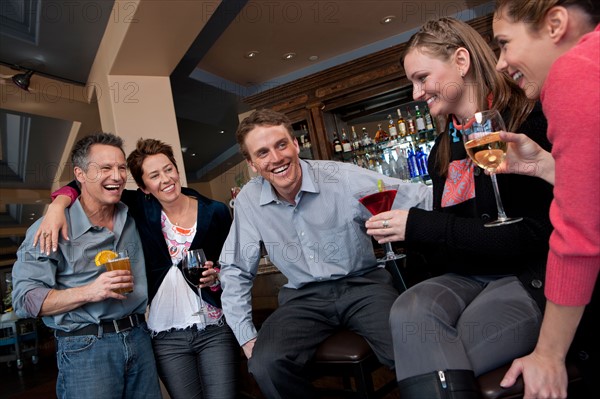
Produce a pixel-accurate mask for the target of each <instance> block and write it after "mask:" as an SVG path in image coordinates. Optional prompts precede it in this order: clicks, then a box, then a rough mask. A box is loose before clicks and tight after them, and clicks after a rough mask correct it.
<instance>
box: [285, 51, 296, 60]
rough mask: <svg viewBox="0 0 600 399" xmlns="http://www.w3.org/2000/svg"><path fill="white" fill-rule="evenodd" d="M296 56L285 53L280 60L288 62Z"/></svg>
mask: <svg viewBox="0 0 600 399" xmlns="http://www.w3.org/2000/svg"><path fill="white" fill-rule="evenodd" d="M295 56H296V53H285V54H284V55H283V56H282V57H281V58H283V59H284V60H286V61H288V60H291V59H292V58H294V57H295Z"/></svg>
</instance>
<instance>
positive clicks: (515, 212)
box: [405, 104, 552, 310]
mask: <svg viewBox="0 0 600 399" xmlns="http://www.w3.org/2000/svg"><path fill="white" fill-rule="evenodd" d="M546 128H547V123H546V119H545V118H544V115H543V113H542V109H541V106H540V105H539V104H537V105H536V107H535V108H534V110H533V111H532V112H531V113H530V114H529V116H528V118H527V120H526V121H525V122H524V123H523V124H522V125H521V126H520V127H519V129H518V130H517V131H518V132H521V133H525V134H526V135H528V136H529V137H531V138H532V139H533V140H535V141H536V142H537V143H538V144H540V146H542V147H543V148H544V149H546V150H550V147H551V145H550V142H549V141H548V139H547V138H546ZM445 134H447V133H445ZM459 137H460V136H459ZM440 138H441V136H440V137H438V138H437V140H436V144H437V142H438V141H439V140H440ZM436 151H437V145H434V147H433V148H432V151H431V154H430V157H429V165H428V167H429V173H430V176H431V178H432V181H433V209H434V211H424V210H421V209H416V208H413V209H411V210H410V211H409V215H408V220H407V226H406V242H405V246H406V248H407V251H408V253H409V254H412V256H409V260H410V259H411V258H415V259H418V262H416V263H420V262H423V263H424V265H423V264H419V265H418V267H425V268H426V269H427V270H428V271H429V273H430V275H431V274H433V275H437V274H441V273H448V272H454V273H459V274H465V275H491V274H514V275H516V276H517V277H518V278H519V279H520V280H521V282H522V283H523V285H524V286H525V288H526V289H527V290H528V291H529V292H530V294H531V295H532V297H533V298H534V299H536V301H537V302H538V304H539V305H540V308H541V309H542V310H543V309H544V307H543V304H544V300H545V299H544V295H543V288H542V286H543V281H544V275H545V267H546V258H547V255H548V249H549V247H548V241H549V239H550V233H551V232H552V225H551V223H550V217H549V210H550V203H551V201H552V185H550V184H548V183H546V182H545V181H543V180H542V179H539V178H535V177H529V176H523V175H515V174H506V175H498V176H497V177H498V186H499V188H500V195H501V198H502V202H503V205H504V210H505V211H506V214H507V215H508V216H509V217H510V216H515V217H517V216H521V217H523V221H521V222H518V223H514V224H510V225H504V226H497V227H484V223H485V222H486V221H487V220H492V219H495V218H496V216H497V208H496V202H495V199H494V193H493V188H492V182H491V179H490V177H489V176H488V175H486V174H485V173H484V172H483V171H482V170H481V169H479V168H477V167H476V170H475V198H473V199H470V200H468V201H466V202H463V203H461V204H457V205H454V206H451V207H445V208H442V207H441V198H442V194H443V190H444V183H445V180H446V179H445V177H443V176H440V175H439V174H437V173H436V168H435V165H434V163H435V153H436ZM451 151H452V160H458V159H464V158H466V152H465V150H464V145H463V143H462V139H461V140H459V141H458V142H455V143H452V145H451Z"/></svg>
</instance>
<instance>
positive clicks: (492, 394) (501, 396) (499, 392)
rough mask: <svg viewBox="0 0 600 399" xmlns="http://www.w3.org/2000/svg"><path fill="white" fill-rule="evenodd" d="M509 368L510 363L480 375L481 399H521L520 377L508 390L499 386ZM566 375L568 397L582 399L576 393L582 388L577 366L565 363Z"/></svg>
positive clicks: (522, 388) (521, 383) (478, 380)
mask: <svg viewBox="0 0 600 399" xmlns="http://www.w3.org/2000/svg"><path fill="white" fill-rule="evenodd" d="M509 368H510V363H509V364H507V365H505V366H502V367H499V368H497V369H495V370H492V371H490V372H488V373H485V374H482V375H480V376H479V377H478V378H477V382H478V383H479V388H480V389H481V395H482V398H483V399H517V398H522V397H523V392H524V389H525V386H524V385H523V378H522V377H519V379H518V380H517V382H516V383H515V384H514V385H513V386H512V387H510V388H506V389H504V388H502V387H501V386H500V381H502V378H503V377H504V374H506V372H507V371H508V369H509ZM567 375H568V378H569V397H570V398H571V397H575V398H578V397H582V396H579V395H577V394H576V393H578V392H579V389H581V388H582V387H581V386H580V385H581V383H582V381H583V378H582V376H581V374H580V372H579V370H578V369H577V366H575V365H574V364H573V363H572V362H569V361H567Z"/></svg>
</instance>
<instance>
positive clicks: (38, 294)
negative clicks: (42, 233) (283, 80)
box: [12, 199, 148, 331]
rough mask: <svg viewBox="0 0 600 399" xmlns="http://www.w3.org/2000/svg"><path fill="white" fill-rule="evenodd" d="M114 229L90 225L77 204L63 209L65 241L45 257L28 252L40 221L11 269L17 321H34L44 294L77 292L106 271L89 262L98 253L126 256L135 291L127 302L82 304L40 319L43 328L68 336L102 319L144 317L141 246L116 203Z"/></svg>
mask: <svg viewBox="0 0 600 399" xmlns="http://www.w3.org/2000/svg"><path fill="white" fill-rule="evenodd" d="M116 206H117V212H116V214H115V220H114V228H113V231H110V230H109V229H107V228H104V227H98V226H94V225H92V224H91V223H90V220H89V219H88V217H87V215H86V214H85V212H84V211H83V208H82V207H81V203H80V202H79V199H78V200H76V201H75V202H74V203H73V205H72V206H71V207H70V208H68V209H66V210H65V212H66V216H67V227H68V229H69V241H65V240H64V239H62V238H61V239H60V240H59V243H58V250H57V251H56V252H53V253H50V255H46V254H45V253H43V252H40V251H39V246H36V247H33V236H34V234H35V232H36V231H37V229H38V227H39V225H40V223H41V220H42V219H40V220H38V221H37V222H35V223H34V224H33V225H32V226H31V227H30V228H29V229H28V230H27V236H26V237H25V241H24V242H23V243H22V244H21V247H20V248H19V252H18V253H17V261H16V262H15V265H14V267H13V271H12V276H13V287H14V288H13V305H14V308H15V311H16V313H17V316H19V317H37V316H38V314H39V311H40V309H41V307H42V304H43V302H44V300H45V299H46V296H47V295H48V292H50V290H51V289H56V290H63V289H67V288H73V287H79V286H82V285H85V284H89V283H91V282H92V281H94V280H95V279H96V278H97V277H98V276H99V275H100V274H101V273H103V272H105V271H106V268H105V267H104V266H101V267H98V266H96V264H95V263H94V257H95V256H96V254H97V253H98V252H100V251H102V250H106V249H108V250H112V251H120V250H123V249H126V250H127V251H128V253H129V259H130V262H131V271H132V273H133V275H134V278H135V281H134V289H133V292H132V293H131V294H127V299H124V300H122V301H121V300H117V299H106V300H104V301H101V302H90V303H86V304H84V305H82V306H80V307H78V308H76V309H73V310H70V311H68V312H65V313H60V314H57V315H54V316H44V317H43V320H44V323H45V324H46V325H47V326H48V327H50V328H54V329H59V330H63V331H73V330H77V329H80V328H82V327H85V326H87V325H89V324H98V323H99V322H100V321H101V320H116V319H121V318H123V317H125V316H128V315H130V314H132V313H142V314H143V313H145V311H146V304H147V301H148V286H147V283H146V269H145V267H144V254H143V252H142V243H141V241H140V237H139V235H138V232H137V229H136V227H135V222H134V221H133V219H132V218H131V217H130V216H128V211H127V206H126V205H125V204H123V203H118V204H117V205H116Z"/></svg>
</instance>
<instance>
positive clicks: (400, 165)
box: [396, 147, 410, 180]
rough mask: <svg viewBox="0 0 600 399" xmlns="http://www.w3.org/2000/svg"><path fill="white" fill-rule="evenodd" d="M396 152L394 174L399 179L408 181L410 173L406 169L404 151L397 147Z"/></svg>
mask: <svg viewBox="0 0 600 399" xmlns="http://www.w3.org/2000/svg"><path fill="white" fill-rule="evenodd" d="M396 152H397V153H398V159H397V160H396V163H397V165H396V170H397V172H396V174H397V177H398V178H399V179H402V180H410V171H409V167H408V158H407V157H406V151H405V150H404V148H402V149H401V148H400V147H397V148H396Z"/></svg>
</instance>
